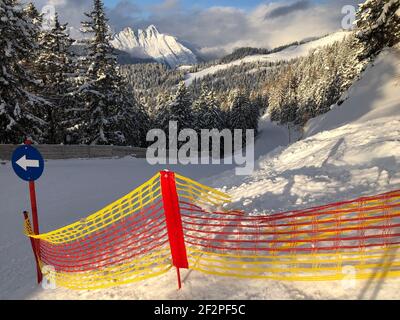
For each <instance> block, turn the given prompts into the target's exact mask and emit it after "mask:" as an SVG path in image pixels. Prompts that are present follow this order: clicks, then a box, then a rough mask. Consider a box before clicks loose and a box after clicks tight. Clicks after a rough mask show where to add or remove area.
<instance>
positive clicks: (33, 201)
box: [24, 139, 43, 283]
mask: <svg viewBox="0 0 400 320" xmlns="http://www.w3.org/2000/svg"><path fill="white" fill-rule="evenodd" d="M24 144H28V145H31V144H32V141H30V140H29V139H26V140H25V141H24ZM29 197H30V199H31V209H32V222H33V233H34V234H39V218H38V213H37V201H36V189H35V181H29ZM33 241H34V244H35V251H36V252H35V258H36V265H37V281H38V283H41V282H42V280H43V275H42V271H41V270H40V266H39V260H40V243H39V240H38V239H34V240H33ZM38 259H39V260H38Z"/></svg>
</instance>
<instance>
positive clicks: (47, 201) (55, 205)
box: [0, 49, 400, 299]
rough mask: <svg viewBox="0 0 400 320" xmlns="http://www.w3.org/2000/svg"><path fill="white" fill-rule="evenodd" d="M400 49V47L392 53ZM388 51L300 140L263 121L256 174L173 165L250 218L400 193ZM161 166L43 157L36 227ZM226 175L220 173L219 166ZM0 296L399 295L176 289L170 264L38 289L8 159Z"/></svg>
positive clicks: (366, 284)
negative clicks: (104, 285) (96, 284)
mask: <svg viewBox="0 0 400 320" xmlns="http://www.w3.org/2000/svg"><path fill="white" fill-rule="evenodd" d="M397 50H398V49H397ZM397 54H398V51H397V52H396V51H395V50H394V49H392V50H387V51H386V52H384V53H383V54H382V55H381V57H380V58H379V59H378V60H377V61H376V63H375V66H374V67H373V68H370V69H369V70H367V71H366V73H365V74H364V75H363V79H362V80H361V81H360V82H358V83H357V84H355V85H354V87H353V88H352V89H351V90H350V93H349V99H348V100H347V101H346V102H345V103H344V104H343V105H342V106H340V107H336V108H334V109H333V110H332V111H331V112H329V113H328V114H326V115H324V116H323V117H321V118H319V119H315V120H313V121H311V122H310V123H309V124H308V126H307V128H306V131H305V134H304V136H305V139H304V140H301V141H298V142H296V143H293V144H291V145H290V146H288V147H285V144H286V143H287V142H288V136H287V133H286V130H285V129H283V128H280V127H277V126H275V125H273V124H271V123H270V122H268V121H267V119H264V121H263V122H262V124H261V127H262V130H263V131H262V134H261V137H260V138H259V139H258V141H257V145H256V149H257V155H258V156H260V158H259V161H258V162H257V166H256V171H255V172H254V174H253V175H251V176H247V177H236V176H234V174H233V171H232V168H231V167H229V166H207V167H198V166H187V167H183V166H179V167H175V168H171V169H172V170H176V171H178V172H179V173H181V174H182V175H186V176H188V177H191V178H193V179H196V180H201V181H202V182H203V183H205V184H208V185H212V186H215V187H218V188H222V187H223V189H225V191H227V192H229V193H230V194H231V195H232V196H233V199H234V203H233V204H232V206H234V207H239V208H245V210H246V211H247V212H248V213H250V214H257V213H261V212H263V213H269V212H276V211H280V210H288V209H291V208H304V207H309V206H313V205H319V204H323V203H328V202H336V201H340V200H343V199H349V198H353V197H358V196H360V195H372V194H376V193H379V192H384V191H389V190H394V189H400V171H399V168H400V95H399V93H400V90H399V89H400V83H399V82H400V79H399V74H400V65H399V61H400V59H399V58H398V56H397ZM159 169H160V168H159V167H158V168H157V167H150V166H149V165H147V164H146V163H145V162H144V160H140V159H132V158H125V159H120V160H117V159H109V160H68V161H67V160H65V161H49V162H47V163H46V172H45V174H44V176H43V177H42V178H41V179H40V180H39V182H38V186H37V188H38V201H39V212H40V220H41V226H42V231H47V230H51V229H53V228H56V227H59V226H63V225H65V224H68V223H71V222H73V221H75V220H76V219H79V218H81V217H84V216H87V215H88V214H90V213H92V212H94V211H96V210H98V209H100V208H101V207H103V206H104V205H105V204H107V203H109V202H111V201H112V200H115V199H117V198H119V197H120V196H121V195H124V194H126V193H127V192H128V191H130V190H132V189H133V188H134V187H135V186H137V185H139V184H141V183H142V182H144V181H145V180H147V179H148V178H149V177H150V176H151V175H153V174H154V172H156V171H157V170H159ZM223 171H225V172H223ZM0 183H1V191H2V192H1V193H0V204H1V214H2V221H1V224H0V262H1V264H0V277H1V278H0V298H1V299H11V298H25V299H357V298H360V299H375V298H378V299H381V298H388V299H396V298H397V297H398V291H399V289H400V280H390V281H388V280H387V281H379V282H372V281H359V282H357V283H356V285H355V287H354V288H352V289H345V288H344V287H343V286H342V283H341V282H340V281H338V282H321V283H318V284H317V285H316V284H315V283H311V282H304V283H302V282H281V281H279V282H277V281H260V280H245V279H243V280H238V279H231V278H224V277H215V276H210V275H204V274H201V273H198V272H191V271H189V272H185V273H184V275H183V277H184V288H183V290H181V291H177V290H176V277H175V272H174V270H171V271H170V272H169V273H168V274H167V275H165V276H161V277H159V278H154V279H150V280H147V281H143V282H140V283H135V284H131V285H125V286H120V287H116V288H112V289H107V290H98V291H70V290H65V289H61V288H59V289H56V290H42V289H41V288H37V287H36V285H35V272H34V264H33V258H32V254H31V249H30V245H29V242H28V240H27V239H26V238H25V237H24V236H23V235H22V217H21V212H22V210H24V209H26V208H28V199H27V186H26V184H25V183H23V182H22V181H19V180H18V179H17V178H16V177H15V176H14V174H13V173H12V169H11V166H10V164H9V163H7V164H5V165H1V166H0Z"/></svg>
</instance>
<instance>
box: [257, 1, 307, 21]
mask: <svg viewBox="0 0 400 320" xmlns="http://www.w3.org/2000/svg"><path fill="white" fill-rule="evenodd" d="M310 7H311V2H310V1H308V0H300V1H297V2H294V3H291V4H287V5H283V6H280V7H278V8H276V9H273V10H271V11H270V12H268V13H267V14H266V15H265V19H274V18H277V17H281V16H285V15H288V14H290V13H292V12H295V11H301V10H306V9H308V8H310Z"/></svg>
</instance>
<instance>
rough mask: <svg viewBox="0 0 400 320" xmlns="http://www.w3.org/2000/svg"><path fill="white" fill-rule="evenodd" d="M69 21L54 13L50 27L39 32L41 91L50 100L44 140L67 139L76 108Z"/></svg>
mask: <svg viewBox="0 0 400 320" xmlns="http://www.w3.org/2000/svg"><path fill="white" fill-rule="evenodd" d="M66 28H67V24H60V22H59V20H58V15H56V16H55V19H54V24H53V26H52V29H51V30H48V31H43V32H42V33H41V36H40V46H41V50H40V54H39V56H38V58H37V60H36V62H35V64H36V66H37V69H38V72H39V75H40V78H41V80H42V82H43V90H42V92H41V93H42V95H43V96H44V97H46V99H47V100H48V101H49V102H50V105H48V106H47V108H46V109H47V110H46V121H47V123H48V127H47V130H46V133H45V141H46V142H47V143H50V144H57V143H66V142H67V141H66V136H67V133H66V126H67V124H68V118H69V114H68V112H69V110H70V109H71V108H74V104H75V103H74V92H75V90H76V82H75V75H74V72H75V57H74V56H73V55H72V53H71V45H72V43H73V40H72V39H71V38H70V37H69V34H68V33H67V32H66Z"/></svg>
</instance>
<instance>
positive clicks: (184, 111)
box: [157, 81, 193, 132]
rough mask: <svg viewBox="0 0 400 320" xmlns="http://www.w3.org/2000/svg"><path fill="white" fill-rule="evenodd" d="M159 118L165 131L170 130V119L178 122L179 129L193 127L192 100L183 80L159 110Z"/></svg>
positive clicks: (159, 122) (160, 124)
mask: <svg viewBox="0 0 400 320" xmlns="http://www.w3.org/2000/svg"><path fill="white" fill-rule="evenodd" d="M157 119H158V120H157V122H158V124H159V126H160V128H161V129H163V130H164V131H165V132H168V127H169V122H170V121H177V122H178V130H182V129H187V128H192V127H193V111H192V101H191V97H190V95H189V93H188V92H187V89H186V85H185V83H184V82H183V81H182V82H180V83H179V86H178V89H177V91H176V93H175V94H174V95H172V96H171V97H170V98H169V100H168V102H167V103H166V104H165V105H164V106H163V107H162V108H161V109H160V110H159V114H158V116H157Z"/></svg>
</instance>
